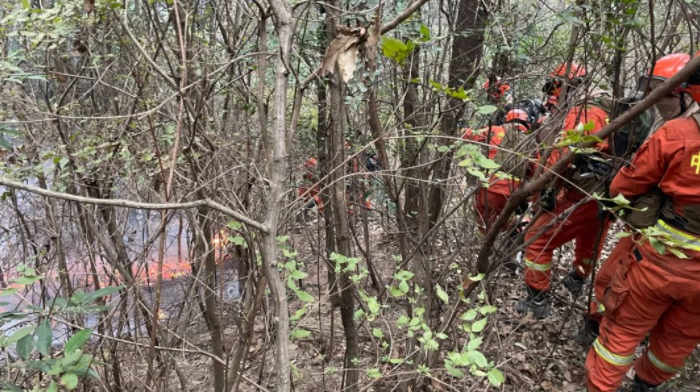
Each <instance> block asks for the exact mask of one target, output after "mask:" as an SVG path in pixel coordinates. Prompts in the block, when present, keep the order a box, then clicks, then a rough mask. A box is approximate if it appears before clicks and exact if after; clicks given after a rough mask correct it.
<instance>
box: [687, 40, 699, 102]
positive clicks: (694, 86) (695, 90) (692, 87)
mask: <svg viewBox="0 0 700 392" xmlns="http://www.w3.org/2000/svg"><path fill="white" fill-rule="evenodd" d="M695 57H700V51H698V52H697V53H695ZM688 94H690V95H691V96H692V97H693V99H694V100H695V102H698V103H700V70H697V71H695V73H694V74H692V75H690V77H689V78H688Z"/></svg>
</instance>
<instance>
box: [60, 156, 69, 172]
mask: <svg viewBox="0 0 700 392" xmlns="http://www.w3.org/2000/svg"><path fill="white" fill-rule="evenodd" d="M68 162H70V159H68V158H66V157H63V158H61V160H60V161H58V164H59V165H60V166H61V169H63V168H64V167H66V165H67V164H68Z"/></svg>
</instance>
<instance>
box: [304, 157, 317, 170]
mask: <svg viewBox="0 0 700 392" xmlns="http://www.w3.org/2000/svg"><path fill="white" fill-rule="evenodd" d="M316 165H318V161H317V160H316V158H309V159H307V160H306V162H304V167H305V168H307V169H312V168H314V167H316Z"/></svg>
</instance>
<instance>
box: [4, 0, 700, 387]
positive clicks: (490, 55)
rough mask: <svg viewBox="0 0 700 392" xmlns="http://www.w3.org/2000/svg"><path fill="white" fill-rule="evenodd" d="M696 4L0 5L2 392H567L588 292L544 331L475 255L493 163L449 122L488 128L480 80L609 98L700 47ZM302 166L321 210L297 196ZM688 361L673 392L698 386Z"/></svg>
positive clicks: (496, 265) (649, 0) (491, 257)
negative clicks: (579, 80) (558, 72)
mask: <svg viewBox="0 0 700 392" xmlns="http://www.w3.org/2000/svg"><path fill="white" fill-rule="evenodd" d="M699 11H700V3H697V2H693V1H688V0H667V1H654V0H646V1H641V2H638V1H636V0H596V1H583V0H577V1H576V2H570V1H560V0H523V1H509V0H496V1H491V0H432V1H428V0H415V1H414V2H409V1H403V0H392V1H387V2H385V1H380V2H377V1H376V0H348V1H340V0H328V1H311V0H300V1H287V0H251V1H242V0H230V1H226V0H201V1H200V0H167V1H158V0H148V1H141V0H138V1H126V0H125V1H118V0H104V1H103V0H82V1H78V0H22V1H20V2H15V1H7V0H5V1H1V2H0V19H1V20H2V23H1V27H0V49H1V50H0V80H1V83H0V132H1V133H2V134H3V139H0V145H1V146H2V148H3V159H2V161H1V162H0V165H1V167H2V172H3V174H2V177H0V184H1V185H2V202H1V203H0V255H1V260H0V284H1V285H2V287H3V289H2V292H1V293H0V294H1V295H2V305H1V306H2V311H3V312H2V313H0V324H1V325H2V330H3V334H2V336H1V337H0V347H1V348H2V349H3V350H2V354H1V355H0V378H1V379H2V390H3V391H58V390H64V389H65V390H74V389H82V390H83V391H110V392H117V391H119V392H121V391H174V390H178V391H193V390H207V391H215V392H224V391H227V392H228V391H238V390H246V391H253V390H260V391H268V390H277V391H281V392H287V391H290V390H303V391H311V390H323V391H326V390H329V391H331V390H332V391H337V390H344V391H349V392H356V391H368V390H382V391H394V390H400V391H402V392H406V391H417V390H432V391H448V390H449V391H452V390H454V391H467V390H468V391H475V390H503V391H531V390H544V391H579V390H581V389H582V379H583V361H584V358H585V353H586V348H585V347H582V346H581V345H580V344H577V343H575V342H573V341H572V339H571V338H570V335H571V334H572V333H573V332H575V331H576V330H578V329H579V327H580V326H581V315H582V314H583V313H584V312H585V310H586V306H587V305H586V300H587V298H585V297H587V296H586V295H585V294H584V295H581V296H580V298H571V297H569V296H568V294H567V293H566V292H565V291H564V290H561V289H560V287H559V286H558V285H555V290H556V293H557V294H555V297H554V299H555V315H554V317H552V318H550V319H547V320H545V321H536V320H532V319H531V318H527V317H525V318H522V317H519V316H517V315H516V314H515V312H514V310H513V302H514V301H515V300H516V299H518V298H519V297H520V296H522V295H523V283H522V276H521V275H517V274H513V273H511V272H510V271H509V270H505V269H503V268H501V264H502V262H503V261H504V260H509V259H510V258H512V257H514V256H515V255H517V253H518V251H519V250H520V249H521V248H522V246H523V245H516V246H515V247H514V246H513V244H512V242H511V241H510V239H509V238H508V236H507V235H498V230H496V228H493V227H492V228H490V230H489V231H488V232H487V233H485V234H484V235H482V234H479V231H478V224H477V222H476V220H475V217H474V215H473V212H472V209H471V203H472V201H473V196H474V193H475V189H476V188H477V186H478V185H479V184H480V181H479V179H484V178H488V177H489V176H490V173H491V172H492V171H493V170H494V169H496V168H497V166H495V164H494V162H493V161H491V160H489V159H487V158H486V157H485V152H486V151H485V149H484V148H483V147H484V146H482V145H479V144H475V143H466V142H463V141H461V140H460V135H461V129H462V128H463V127H465V126H469V127H473V128H477V127H482V126H488V124H489V119H490V118H491V115H492V114H493V113H494V112H495V111H497V110H498V109H499V108H498V107H496V106H494V105H493V104H491V103H489V102H487V99H486V94H485V91H484V90H483V89H482V87H481V86H482V84H483V83H484V82H485V81H487V80H490V81H491V82H494V81H495V77H496V76H498V77H500V78H502V80H503V81H507V82H508V83H509V84H510V86H511V93H512V94H513V96H514V98H515V99H516V100H519V99H530V98H538V99H543V98H544V96H543V93H542V91H541V87H542V85H543V84H544V82H545V80H546V78H547V75H548V74H549V73H550V72H551V71H552V70H553V69H554V67H556V66H558V65H560V64H569V65H568V66H570V64H571V63H572V62H573V61H575V62H577V63H579V64H582V65H584V66H585V67H586V68H587V70H588V77H587V78H586V80H585V82H586V86H587V87H589V86H590V87H595V88H600V89H604V90H607V91H608V92H610V94H611V95H612V96H613V97H614V99H620V98H622V97H623V96H625V95H628V94H630V93H632V92H634V91H635V89H636V87H637V81H638V78H639V77H640V76H642V75H643V74H645V72H647V70H648V69H650V68H651V67H652V66H653V63H654V61H655V59H658V58H660V57H661V56H663V55H664V54H668V53H673V52H685V53H691V54H692V53H695V52H696V51H697V49H698V45H697V40H698V38H700V36H699V34H698V32H699V31H700V29H699V28H698V19H697V17H696V15H697V13H698V12H699ZM572 101H574V100H573V99H570V100H569V101H567V100H566V99H563V100H562V101H561V102H560V105H561V107H562V108H563V109H564V111H565V110H566V108H567V107H569V106H570V105H571V104H572ZM650 103H651V102H650ZM567 105H568V106H567ZM560 117H561V116H559V117H557V116H553V118H552V119H551V122H552V124H553V125H552V126H551V127H550V128H551V129H554V128H556V124H557V122H558V123H559V124H561V120H562V119H561V118H560ZM615 127H618V123H616V122H613V123H611V127H609V128H610V129H609V130H612V128H615ZM545 128H546V127H545ZM571 138H572V139H571V142H577V141H584V142H585V141H587V140H583V138H582V137H581V134H580V132H579V133H578V134H576V133H574V134H572V136H571ZM577 138H578V139H577ZM588 141H590V140H588ZM581 152H585V151H584V150H581ZM512 153H513V154H516V155H517V154H520V155H522V154H525V155H529V154H530V153H531V151H513V152H512ZM309 157H314V158H315V159H317V161H318V165H317V167H316V168H315V169H314V170H315V173H314V182H315V183H316V184H317V185H318V186H319V187H320V189H321V193H320V198H321V199H322V204H323V211H321V210H320V209H312V210H311V211H304V206H305V205H306V204H307V199H308V197H307V195H306V194H304V192H303V191H302V192H301V193H300V192H298V190H299V189H300V188H303V187H304V186H305V185H304V181H305V175H306V174H307V171H306V170H307V169H306V168H305V167H304V165H303V163H304V162H305V161H306V160H307V159H308V158H309ZM368 158H369V159H376V161H377V162H378V165H379V167H380V170H379V171H372V172H370V171H368V170H367V169H366V168H365V163H366V162H367V160H368ZM553 177H554V173H552V172H548V171H546V170H543V171H541V172H540V173H537V175H536V177H535V178H534V179H533V180H532V181H531V182H529V183H528V185H527V186H525V187H524V188H523V191H522V192H519V193H518V194H517V197H516V196H514V199H518V200H515V201H513V203H512V204H513V205H512V206H511V207H513V208H515V206H517V204H519V201H523V200H525V198H526V197H527V196H529V195H532V194H534V193H536V192H538V191H539V190H540V189H541V188H543V187H544V186H545V185H546V184H547V183H548V182H550V180H551V179H552V178H553ZM306 186H307V187H308V184H306ZM364 198H368V199H369V201H370V202H369V205H366V204H365V202H364ZM368 207H369V208H368ZM509 208H510V207H509ZM321 212H322V213H321ZM530 212H532V210H530ZM530 212H528V213H526V214H523V215H520V216H519V219H526V217H527V216H528V214H529V213H530ZM507 224H517V223H514V222H508V221H507V219H505V218H504V219H501V220H499V222H498V223H497V225H507ZM621 230H623V228H622V227H621V226H620V225H618V226H617V227H616V231H621ZM615 241H616V239H615V236H614V235H612V234H611V235H610V237H609V238H608V243H607V246H606V251H604V252H603V253H602V254H601V255H600V257H599V259H604V257H605V255H606V254H607V253H608V252H609V250H610V247H611V246H612V245H613V244H614V242H615ZM572 249H573V245H571V244H569V245H568V246H566V247H564V248H563V249H561V251H560V252H558V254H557V264H555V271H564V270H566V269H567V268H568V263H569V261H570V260H571V253H572ZM560 275H561V274H560ZM555 276H556V274H555ZM557 279H559V278H557ZM586 293H588V290H586ZM699 359H700V357H699V356H698V355H695V356H693V357H692V358H691V359H690V360H689V361H688V364H687V366H686V370H685V371H684V372H683V373H682V374H681V376H680V377H679V378H678V379H677V380H675V381H674V383H675V384H674V385H675V387H676V388H677V389H674V390H683V388H687V390H697V385H698V383H699V381H700V376H698V374H699V373H698V370H699V368H700V365H699V362H700V361H699Z"/></svg>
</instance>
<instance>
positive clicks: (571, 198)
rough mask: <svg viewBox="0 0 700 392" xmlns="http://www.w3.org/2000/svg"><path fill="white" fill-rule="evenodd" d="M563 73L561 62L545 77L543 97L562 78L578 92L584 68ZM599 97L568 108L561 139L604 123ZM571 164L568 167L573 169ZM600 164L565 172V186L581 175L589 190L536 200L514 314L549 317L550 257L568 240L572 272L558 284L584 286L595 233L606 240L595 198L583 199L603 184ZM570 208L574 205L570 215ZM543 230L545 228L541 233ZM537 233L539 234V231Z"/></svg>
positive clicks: (556, 192)
mask: <svg viewBox="0 0 700 392" xmlns="http://www.w3.org/2000/svg"><path fill="white" fill-rule="evenodd" d="M566 69H567V66H566V64H562V65H560V66H559V67H557V68H556V69H555V70H554V72H552V73H551V74H550V79H549V80H547V83H546V84H545V88H544V92H545V93H547V94H548V95H552V96H555V97H557V98H558V97H559V96H560V94H561V91H562V88H563V87H564V83H566V81H567V80H568V83H569V84H570V85H569V89H575V88H578V87H580V86H581V85H582V84H583V78H584V77H585V76H586V69H585V68H584V67H583V66H580V65H578V64H575V63H574V64H572V65H571V69H570V73H569V77H568V78H564V76H565V75H566ZM572 95H573V94H572ZM603 97H604V94H603V93H601V92H596V93H595V94H589V96H588V97H586V99H585V100H584V101H582V102H580V103H579V104H577V105H575V106H574V107H573V108H572V109H571V110H569V112H568V113H567V114H566V117H565V120H564V126H563V132H562V136H566V132H567V131H570V130H574V129H577V128H579V127H582V126H583V124H588V123H592V124H593V127H592V129H588V131H587V133H595V132H597V131H599V130H600V129H602V128H603V127H604V126H605V125H607V124H608V122H609V111H610V108H609V107H608V106H607V104H604V103H603V102H606V100H604V99H603ZM599 148H600V149H605V148H606V147H605V146H600V147H599ZM564 152H565V148H562V149H557V148H555V149H553V150H552V152H551V155H550V157H549V159H548V161H547V165H548V166H551V165H552V164H554V163H555V162H556V161H557V160H558V159H559V158H560V157H561V156H562V154H563V153H564ZM574 166H575V165H572V168H573V167H574ZM603 166H605V165H603V164H602V163H598V162H597V160H587V161H584V163H583V164H579V165H578V166H576V170H577V171H573V172H571V173H569V171H570V170H569V171H567V173H569V174H568V175H567V176H568V177H569V178H568V180H569V182H572V181H573V179H574V178H578V179H581V180H583V178H584V177H585V178H587V180H586V182H588V183H590V184H591V188H588V184H587V185H585V186H584V184H583V183H575V185H576V186H564V187H562V189H558V188H553V189H550V192H549V193H548V194H544V195H543V196H542V197H541V198H540V201H539V203H540V206H541V209H543V210H544V212H543V213H542V214H541V215H540V216H539V218H538V219H537V220H536V221H535V222H534V223H533V225H532V227H531V229H530V230H529V231H528V232H527V233H526V234H525V242H530V241H532V242H531V243H530V245H529V246H528V247H527V249H526V250H525V260H524V264H525V283H526V290H527V296H526V298H523V299H521V300H520V301H519V302H518V303H517V305H516V310H517V311H518V312H519V313H521V314H522V313H527V312H532V313H533V315H534V316H535V317H537V318H545V317H547V316H548V315H549V300H548V298H549V289H550V283H551V275H552V270H551V268H552V264H551V263H552V258H553V254H554V251H555V250H556V249H557V248H559V247H560V246H562V245H564V244H565V243H567V242H569V241H571V240H573V239H575V240H576V248H575V257H574V261H573V266H574V268H573V270H572V271H571V272H570V273H569V274H568V275H567V276H566V277H565V279H564V281H563V283H564V286H565V287H566V288H567V290H569V292H571V293H572V294H578V292H580V290H581V288H582V287H583V284H584V282H585V278H586V277H587V276H588V275H589V273H590V271H591V264H592V260H593V259H594V256H595V255H596V253H597V250H596V249H595V248H596V242H598V245H599V248H601V247H602V245H603V244H604V241H596V240H597V237H598V235H599V233H600V235H601V236H602V237H601V238H605V233H606V232H607V228H608V226H609V222H610V221H609V220H604V221H601V220H600V219H599V218H598V204H597V202H596V200H594V199H590V200H584V199H587V198H588V194H593V193H594V192H596V191H598V192H600V189H598V187H599V186H600V184H601V183H602V181H601V178H602V177H604V176H605V173H604V172H605V170H609V166H608V167H607V169H606V167H603ZM589 167H592V168H591V169H589V171H588V172H582V170H584V169H588V168H589ZM570 169H571V168H570ZM581 190H583V191H584V192H582V191H581ZM579 203H580V204H579ZM575 205H577V207H576V208H575V209H573V211H569V209H571V208H572V207H573V206H575ZM564 215H565V216H564ZM546 227H549V228H547V229H545V228H546ZM542 230H544V233H539V232H540V231H542ZM537 236H539V237H537ZM598 250H599V249H598Z"/></svg>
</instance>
